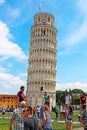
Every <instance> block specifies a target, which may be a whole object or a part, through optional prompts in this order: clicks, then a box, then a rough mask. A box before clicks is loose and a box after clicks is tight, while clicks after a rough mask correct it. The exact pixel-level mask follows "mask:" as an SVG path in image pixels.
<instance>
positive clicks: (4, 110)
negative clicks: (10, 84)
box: [2, 106, 6, 118]
mask: <svg viewBox="0 0 87 130" xmlns="http://www.w3.org/2000/svg"><path fill="white" fill-rule="evenodd" d="M5 112H6V107H5V106H3V107H2V117H3V118H5Z"/></svg>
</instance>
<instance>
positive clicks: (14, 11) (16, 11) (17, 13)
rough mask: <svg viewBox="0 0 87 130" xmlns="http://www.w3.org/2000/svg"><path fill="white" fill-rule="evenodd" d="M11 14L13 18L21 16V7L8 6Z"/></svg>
mask: <svg viewBox="0 0 87 130" xmlns="http://www.w3.org/2000/svg"><path fill="white" fill-rule="evenodd" d="M8 13H9V16H10V17H11V18H13V19H15V18H18V17H19V16H20V10H19V9H17V8H16V9H12V8H8Z"/></svg>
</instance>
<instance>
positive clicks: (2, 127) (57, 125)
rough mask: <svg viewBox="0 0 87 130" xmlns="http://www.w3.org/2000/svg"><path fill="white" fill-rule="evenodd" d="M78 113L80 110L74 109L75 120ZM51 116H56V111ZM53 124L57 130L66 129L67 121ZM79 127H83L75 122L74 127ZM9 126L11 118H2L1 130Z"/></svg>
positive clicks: (0, 121)
mask: <svg viewBox="0 0 87 130" xmlns="http://www.w3.org/2000/svg"><path fill="white" fill-rule="evenodd" d="M78 113H79V111H74V114H73V121H78V117H77V114H78ZM7 115H8V114H7ZM10 116H11V113H10ZM51 117H52V118H55V113H54V112H51ZM59 119H60V118H59ZM6 123H7V125H2V124H6ZM52 126H53V129H56V130H66V124H65V123H59V122H56V121H55V122H52ZM79 127H81V125H78V124H77V125H74V124H73V128H79ZM8 128H9V119H2V118H0V130H8ZM13 130H14V129H13Z"/></svg>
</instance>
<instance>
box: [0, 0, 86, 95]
mask: <svg viewBox="0 0 87 130" xmlns="http://www.w3.org/2000/svg"><path fill="white" fill-rule="evenodd" d="M39 5H40V7H41V10H40V11H39V10H38V7H39ZM38 12H48V13H51V14H52V15H54V17H55V22H54V25H55V27H56V28H57V31H58V33H57V75H56V81H57V84H56V90H60V89H61V90H66V89H74V88H79V89H83V90H84V91H86V90H87V0H52V1H51V0H0V93H2V94H3V93H9V94H16V93H17V92H18V91H19V88H20V86H21V85H25V87H26V81H27V69H28V56H29V47H30V29H31V26H33V24H34V23H33V16H34V15H35V14H36V13H38Z"/></svg>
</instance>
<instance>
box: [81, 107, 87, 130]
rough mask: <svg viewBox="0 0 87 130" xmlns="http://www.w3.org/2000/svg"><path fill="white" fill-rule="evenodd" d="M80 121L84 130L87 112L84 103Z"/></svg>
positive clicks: (86, 125)
mask: <svg viewBox="0 0 87 130" xmlns="http://www.w3.org/2000/svg"><path fill="white" fill-rule="evenodd" d="M80 122H81V124H82V126H83V127H84V130H87V112H86V105H83V113H82V114H81V117H80Z"/></svg>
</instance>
